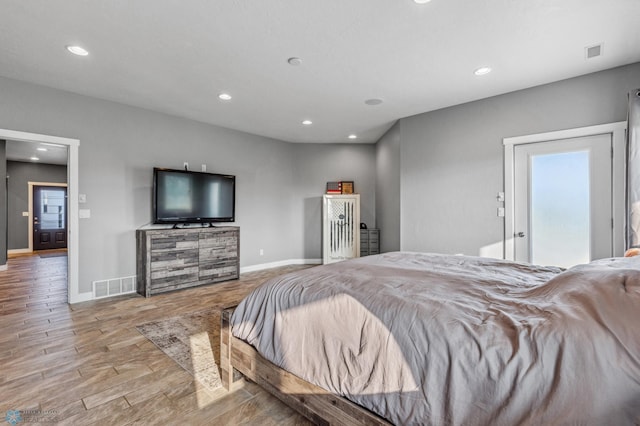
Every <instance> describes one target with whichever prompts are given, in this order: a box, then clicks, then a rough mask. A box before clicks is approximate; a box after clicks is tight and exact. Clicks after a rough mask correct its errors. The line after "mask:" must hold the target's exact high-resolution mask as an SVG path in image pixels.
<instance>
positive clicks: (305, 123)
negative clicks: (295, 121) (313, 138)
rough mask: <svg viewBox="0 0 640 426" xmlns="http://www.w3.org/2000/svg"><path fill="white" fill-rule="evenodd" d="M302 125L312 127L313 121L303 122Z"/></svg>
mask: <svg viewBox="0 0 640 426" xmlns="http://www.w3.org/2000/svg"><path fill="white" fill-rule="evenodd" d="M302 124H304V125H305V126H310V125H312V124H313V121H311V120H304V121H303V122H302Z"/></svg>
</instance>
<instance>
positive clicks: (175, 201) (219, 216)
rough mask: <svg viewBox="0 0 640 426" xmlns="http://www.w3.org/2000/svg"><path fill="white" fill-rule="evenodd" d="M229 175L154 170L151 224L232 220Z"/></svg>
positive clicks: (232, 190) (232, 178)
mask: <svg viewBox="0 0 640 426" xmlns="http://www.w3.org/2000/svg"><path fill="white" fill-rule="evenodd" d="M235 182H236V178H235V176H232V175H221V174H215V173H204V172H191V171H187V170H170V169H160V168H154V169H153V215H154V218H153V222H154V223H207V222H234V221H235Z"/></svg>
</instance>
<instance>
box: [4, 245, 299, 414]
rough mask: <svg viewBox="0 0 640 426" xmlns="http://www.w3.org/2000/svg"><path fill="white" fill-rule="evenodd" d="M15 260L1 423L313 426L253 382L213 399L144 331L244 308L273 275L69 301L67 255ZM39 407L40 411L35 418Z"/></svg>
mask: <svg viewBox="0 0 640 426" xmlns="http://www.w3.org/2000/svg"><path fill="white" fill-rule="evenodd" d="M58 254H59V255H58V256H55V254H54V255H53V256H51V255H49V256H42V257H41V256H39V255H37V254H35V255H17V256H10V258H9V261H8V270H7V271H0V330H2V333H0V419H3V420H4V416H5V415H6V413H7V412H8V411H9V410H20V411H21V415H22V421H23V422H24V423H27V422H28V421H29V420H30V421H32V422H33V421H40V422H43V423H44V422H47V423H57V424H70V425H87V424H99V425H103V424H104V425H127V424H143V425H152V424H158V425H170V424H182V425H240V424H246V425H307V424H309V423H308V422H307V421H306V420H305V419H304V418H303V417H301V416H300V415H298V414H297V413H296V412H294V411H292V410H291V409H289V408H288V407H287V406H285V405H284V404H282V403H281V402H280V401H279V400H278V399H276V398H275V397H273V396H271V395H270V394H268V393H267V392H265V391H264V390H262V389H261V388H259V387H258V386H256V385H255V384H252V383H248V382H247V383H245V385H244V386H243V387H240V388H238V389H236V390H234V391H232V392H226V391H224V390H222V389H221V390H218V391H215V392H212V391H210V390H208V389H207V388H203V387H202V386H200V385H199V383H198V382H194V379H193V377H192V376H191V374H189V373H187V372H186V371H185V370H183V369H182V368H181V367H180V366H179V365H178V364H176V363H175V362H174V361H173V360H171V359H170V358H169V357H168V356H166V355H165V354H164V353H163V352H162V351H160V350H159V349H158V348H157V347H156V346H154V345H153V344H152V343H151V342H150V341H148V340H147V339H146V338H145V337H143V336H142V335H141V334H140V333H139V332H138V331H137V330H136V328H135V326H136V325H139V324H143V323H146V322H149V321H153V320H158V319H163V318H167V317H170V316H175V315H179V314H182V313H187V312H193V311H198V310H202V309H207V308H211V307H224V306H232V305H235V304H237V302H238V301H239V300H241V299H242V297H243V296H244V295H246V294H247V293H248V292H249V291H250V290H252V289H253V288H255V287H256V286H258V285H259V284H260V283H262V282H263V281H264V280H265V279H267V278H268V277H270V276H273V275H276V274H281V273H285V272H289V271H290V270H294V269H299V268H303V267H304V266H291V267H282V268H275V269H272V270H267V271H260V272H254V273H247V274H243V275H242V276H241V277H240V279H239V280H237V281H230V282H226V283H221V284H215V285H210V286H205V287H199V288H195V289H189V290H183V291H178V292H174V293H169V294H164V295H156V296H153V297H151V298H148V299H146V298H143V297H141V296H138V295H135V296H131V295H129V296H120V297H118V298H112V299H108V300H101V301H92V302H86V303H79V304H75V305H71V306H70V305H68V304H67V290H66V286H67V284H66V283H67V277H66V262H67V257H66V253H64V252H62V253H58ZM30 410H31V411H30Z"/></svg>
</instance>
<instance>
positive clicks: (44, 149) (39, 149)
mask: <svg viewBox="0 0 640 426" xmlns="http://www.w3.org/2000/svg"><path fill="white" fill-rule="evenodd" d="M46 150H47V148H42V147H40V148H38V151H46Z"/></svg>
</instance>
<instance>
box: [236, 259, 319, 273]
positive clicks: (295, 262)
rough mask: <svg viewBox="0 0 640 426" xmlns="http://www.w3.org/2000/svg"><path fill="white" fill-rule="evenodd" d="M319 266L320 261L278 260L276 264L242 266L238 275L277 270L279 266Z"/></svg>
mask: <svg viewBox="0 0 640 426" xmlns="http://www.w3.org/2000/svg"><path fill="white" fill-rule="evenodd" d="M320 264H322V259H289V260H280V261H278V262H271V263H260V264H258V265H251V266H244V267H242V268H240V273H241V274H244V273H246V272H255V271H262V270H264V269H271V268H277V267H279V266H288V265H320Z"/></svg>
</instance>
